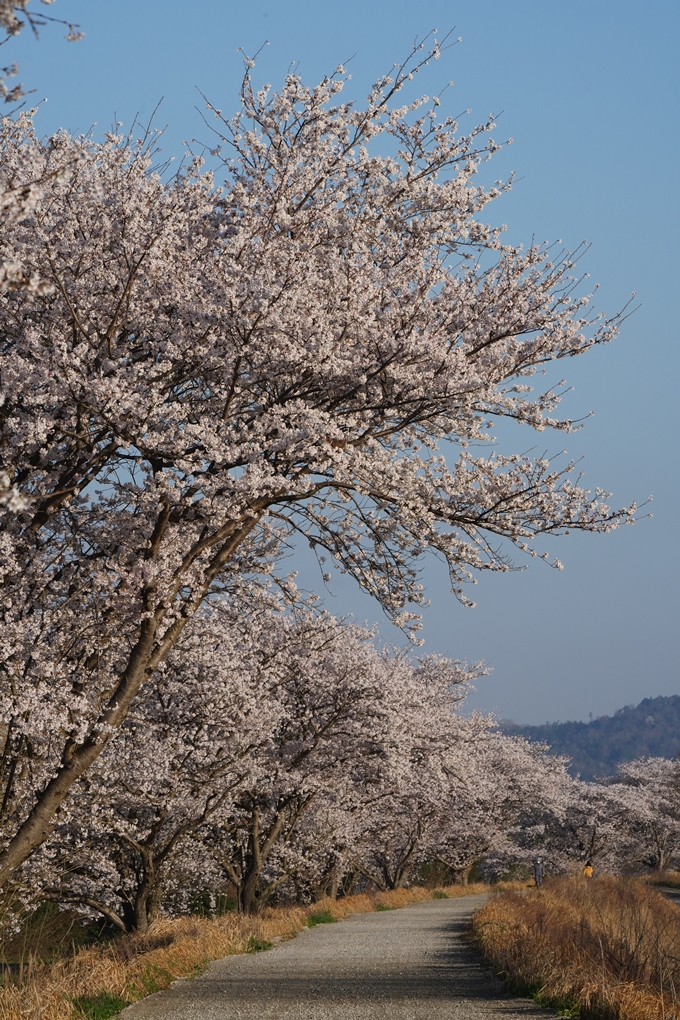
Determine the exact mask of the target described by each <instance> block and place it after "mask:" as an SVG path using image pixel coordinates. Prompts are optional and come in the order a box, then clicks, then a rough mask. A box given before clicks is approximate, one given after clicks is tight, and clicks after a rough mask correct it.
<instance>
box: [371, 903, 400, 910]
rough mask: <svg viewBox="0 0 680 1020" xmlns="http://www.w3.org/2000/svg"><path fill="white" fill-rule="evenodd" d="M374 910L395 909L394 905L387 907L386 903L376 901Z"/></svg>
mask: <svg viewBox="0 0 680 1020" xmlns="http://www.w3.org/2000/svg"><path fill="white" fill-rule="evenodd" d="M375 909H376V910H396V909H397V908H396V907H388V906H387V904H386V903H376V905H375Z"/></svg>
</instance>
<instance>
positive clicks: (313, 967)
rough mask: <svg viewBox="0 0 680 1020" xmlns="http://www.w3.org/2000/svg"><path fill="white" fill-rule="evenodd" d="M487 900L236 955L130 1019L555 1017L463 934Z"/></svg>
mask: <svg viewBox="0 0 680 1020" xmlns="http://www.w3.org/2000/svg"><path fill="white" fill-rule="evenodd" d="M485 899H486V897H485V896H466V897H464V898H461V899H451V900H428V901H426V902H424V903H414V904H412V905H411V906H408V907H404V908H402V909H401V910H393V911H385V912H380V913H375V914H355V915H354V917H350V918H348V919H347V920H345V921H340V922H338V923H337V924H324V925H319V926H318V927H316V928H313V929H310V930H306V931H303V932H302V933H301V934H300V935H298V936H297V938H294V939H291V940H289V941H286V942H282V943H280V944H279V945H277V946H275V947H274V948H273V949H270V950H267V951H266V952H262V953H256V954H253V955H246V956H228V957H226V958H225V959H223V960H218V961H216V962H215V963H213V964H211V966H210V967H209V968H208V970H207V971H206V972H205V974H203V975H202V976H201V977H199V978H196V979H195V980H193V981H182V982H180V983H178V984H176V985H175V986H174V987H173V988H171V989H169V990H168V991H167V992H159V993H158V994H157V995H152V996H150V997H149V998H147V999H144V1000H143V1001H142V1002H138V1003H135V1005H133V1006H129V1007H128V1008H127V1009H126V1010H124V1011H123V1014H122V1017H123V1020H161V1018H162V1020H274V1018H276V1020H341V1018H342V1020H369V1018H370V1020H387V1018H389V1020H520V1018H521V1020H539V1018H542V1020H545V1018H547V1017H554V1016H555V1014H554V1013H553V1012H552V1011H551V1010H545V1009H539V1008H538V1007H537V1006H536V1004H535V1003H533V1002H531V1001H530V1000H528V999H518V998H514V997H511V996H508V995H506V994H505V993H504V991H503V986H502V984H501V982H500V981H498V980H497V979H496V978H494V977H493V976H492V975H491V974H490V973H489V971H488V970H486V969H485V968H484V967H482V966H480V964H479V962H478V960H477V958H476V956H475V954H474V953H473V952H472V950H471V949H469V948H468V946H467V945H466V944H465V941H464V940H463V939H462V937H461V936H462V935H463V933H464V931H465V928H466V926H467V923H468V922H469V920H470V917H471V916H472V913H473V911H474V910H476V909H477V908H478V907H480V906H481V905H482V903H483V902H484V900H485Z"/></svg>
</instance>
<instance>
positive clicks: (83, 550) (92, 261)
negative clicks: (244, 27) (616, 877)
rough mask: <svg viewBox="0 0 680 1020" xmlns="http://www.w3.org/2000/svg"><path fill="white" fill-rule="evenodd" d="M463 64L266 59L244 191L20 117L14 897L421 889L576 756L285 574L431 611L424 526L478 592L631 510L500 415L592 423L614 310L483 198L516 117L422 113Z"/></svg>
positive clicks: (4, 330) (15, 187)
mask: <svg viewBox="0 0 680 1020" xmlns="http://www.w3.org/2000/svg"><path fill="white" fill-rule="evenodd" d="M10 6H11V5H10ZM15 6H16V5H15ZM8 10H9V8H8ZM438 55H439V49H438V45H437V43H436V39H435V40H434V41H433V43H432V48H431V51H430V52H429V53H428V52H427V51H425V50H423V49H422V47H416V49H415V50H414V52H413V53H412V54H411V56H410V58H409V59H408V60H407V61H406V62H405V63H404V64H403V65H401V66H395V68H394V69H393V71H392V72H391V73H390V74H389V75H387V76H385V77H383V78H381V79H380V80H379V81H378V82H377V83H376V84H375V86H374V87H373V88H372V90H371V92H370V94H369V95H368V97H367V99H366V102H365V103H364V104H363V105H362V106H360V107H359V106H355V105H352V104H351V103H344V102H342V101H341V100H340V97H339V93H340V92H341V89H342V84H343V78H344V70H343V69H342V68H339V69H338V70H337V71H336V72H335V73H334V74H333V75H331V76H330V77H328V78H326V79H324V80H323V81H322V82H321V83H320V84H319V85H317V86H316V87H315V88H311V89H310V88H307V87H306V86H305V85H304V84H303V83H302V81H301V80H300V79H299V77H297V76H296V75H294V74H291V75H289V76H288V77H287V78H286V80H285V84H284V87H283V88H282V90H281V91H280V92H279V93H275V94H274V93H271V92H270V90H269V89H268V88H264V89H262V90H260V91H258V92H256V91H254V89H253V86H252V81H251V71H250V66H248V69H247V73H246V76H245V79H244V83H243V88H242V94H241V110H240V112H239V113H238V114H237V115H236V116H235V117H234V118H233V119H231V120H227V119H225V118H223V117H222V114H221V113H220V112H219V111H218V110H216V109H214V108H212V107H209V114H210V116H211V117H213V115H214V118H215V119H214V121H212V123H213V124H214V130H215V132H216V134H215V138H216V141H215V148H214V150H213V152H212V158H213V159H214V160H215V161H216V165H219V166H221V167H222V173H221V177H222V178H223V180H221V182H220V181H218V182H216V180H215V177H214V176H213V175H212V174H210V173H207V172H205V171H204V168H203V166H202V163H201V161H200V160H191V161H190V162H189V163H188V164H187V165H185V166H184V167H183V168H182V169H181V170H180V171H179V172H178V173H176V174H175V175H174V176H172V177H168V176H167V173H166V174H165V175H164V174H163V172H161V171H158V170H156V169H154V167H153V165H152V162H153V158H154V145H155V141H156V139H155V137H154V136H153V135H149V134H148V133H147V134H146V135H145V137H144V139H143V140H142V141H141V142H137V141H135V139H134V136H129V137H123V136H120V135H117V134H110V135H107V136H106V137H105V139H104V141H102V142H96V141H94V140H93V139H92V138H89V137H72V136H70V135H68V134H66V133H65V132H60V133H57V134H56V135H54V136H52V137H50V138H47V139H40V138H38V137H37V136H36V135H35V133H34V131H33V127H32V121H31V117H30V115H28V114H26V113H20V114H18V115H17V116H14V117H7V118H5V119H4V120H3V121H2V125H1V128H0V216H1V221H0V352H1V357H2V365H1V369H0V372H1V374H0V612H1V613H2V631H1V633H0V748H1V753H2V757H1V759H0V820H1V833H2V836H1V839H2V846H1V848H0V883H2V885H3V887H4V888H5V889H6V890H10V889H11V888H14V887H16V886H19V887H21V886H22V885H23V886H25V885H26V884H30V885H31V887H32V888H37V887H40V888H41V889H44V892H45V895H49V896H52V897H54V898H56V899H59V900H60V901H61V902H71V901H77V902H79V903H85V904H89V906H90V907H91V908H92V909H96V910H101V911H103V912H104V913H105V914H106V915H107V916H109V918H110V919H111V920H114V922H115V923H116V924H121V925H123V926H130V925H135V926H137V927H143V926H144V924H145V923H146V920H147V919H148V917H150V916H152V915H153V913H154V911H155V910H156V909H157V906H158V903H159V901H160V898H161V897H162V896H166V897H171V896H175V897H176V898H177V902H178V903H180V901H181V899H182V895H183V892H182V890H186V889H191V888H193V886H192V881H194V880H193V879H191V878H190V876H191V874H192V868H194V870H195V872H196V876H195V881H202V882H204V883H205V880H206V879H205V876H206V875H208V874H210V875H212V874H214V875H215V876H222V877H224V876H227V877H228V880H229V882H230V883H231V885H232V886H233V887H234V888H236V890H237V893H238V898H239V902H240V903H241V905H242V906H243V907H244V908H249V907H251V906H252V905H256V904H258V903H260V902H262V901H263V900H264V899H266V898H267V896H269V895H271V894H272V893H273V892H274V891H275V889H276V888H277V887H280V886H282V885H284V884H285V883H286V882H287V881H294V882H295V883H297V884H298V885H305V883H306V886H305V887H306V888H308V889H319V888H328V889H334V888H336V887H337V886H338V884H339V883H341V882H350V883H351V881H352V878H351V876H352V875H354V874H359V873H361V874H370V875H371V876H372V877H373V879H374V880H375V881H377V882H384V883H395V882H399V881H403V880H404V879H405V876H407V875H408V873H409V869H410V868H411V867H412V865H413V863H414V862H415V860H416V859H417V857H418V854H419V853H420V852H421V851H420V848H421V847H422V844H423V840H425V839H427V840H434V843H431V844H428V845H430V846H431V849H430V850H429V851H428V853H432V854H434V855H435V856H436V857H438V858H441V859H442V860H444V861H446V863H447V864H449V865H450V866H451V867H452V868H458V867H461V868H462V867H465V866H466V865H467V863H469V861H470V860H471V859H473V858H474V857H475V856H476V855H478V854H479V853H480V852H481V850H483V849H488V846H489V845H491V843H490V841H491V842H493V841H494V840H495V839H496V836H495V835H493V834H494V833H498V832H500V831H501V830H502V829H503V828H504V827H505V828H507V826H508V825H509V824H510V821H511V818H514V817H515V815H513V812H514V811H515V809H516V806H517V804H518V802H519V800H520V799H522V798H524V799H527V798H529V797H534V796H536V797H538V798H539V799H540V796H543V798H544V799H545V797H546V796H547V794H545V793H542V794H541V793H540V791H542V790H543V788H544V786H545V784H546V782H548V780H549V777H550V776H551V775H553V773H555V771H557V772H559V770H560V768H561V766H559V764H556V763H555V762H549V761H548V760H547V759H545V758H541V756H540V754H539V753H538V752H535V751H533V750H531V749H530V748H528V747H527V746H526V745H524V744H522V743H521V742H519V741H511V740H507V739H505V738H501V737H500V736H499V735H498V734H497V733H494V732H493V730H492V728H491V726H490V723H489V722H488V721H485V720H481V719H473V720H468V721H465V720H463V719H462V718H461V717H460V716H459V715H457V714H456V713H455V712H454V713H452V711H451V707H452V702H455V700H456V697H457V695H456V691H457V690H459V689H460V685H461V684H462V685H464V684H465V683H466V682H467V681H468V680H469V679H470V674H469V672H467V671H466V669H465V668H463V667H461V666H457V665H455V664H451V663H446V662H443V661H439V660H432V659H427V658H426V659H424V660H422V661H416V660H411V659H409V658H408V657H407V656H404V655H402V654H400V653H397V652H385V651H380V650H378V649H377V648H376V647H374V645H373V644H372V642H371V639H370V637H369V636H368V635H367V634H366V633H364V632H362V631H361V630H358V629H356V628H351V627H346V626H344V625H342V624H340V623H338V622H337V621H334V620H331V619H330V618H327V617H325V616H323V615H318V614H317V615H315V614H314V612H313V611H312V609H310V607H309V606H307V607H306V608H305V607H304V606H303V605H302V604H300V603H299V602H298V603H297V604H296V605H295V606H294V608H292V609H289V610H288V611H287V612H288V615H286V613H285V612H283V611H282V609H281V607H280V606H277V604H276V600H275V599H274V596H273V592H274V591H275V590H276V587H277V585H279V586H280V587H281V588H282V591H283V593H284V594H283V596H282V597H284V596H285V598H288V600H289V601H291V600H292V602H293V603H295V597H294V593H293V590H292V586H291V584H290V583H289V582H287V581H286V580H285V579H282V578H281V577H279V572H278V565H279V563H280V554H281V550H282V549H284V548H287V547H289V546H290V543H291V541H292V540H295V541H297V542H305V543H307V544H308V545H309V546H311V548H312V549H313V550H314V551H315V553H316V555H317V557H318V558H319V561H320V564H321V569H322V571H325V570H326V567H325V566H323V564H324V562H326V561H330V563H332V564H334V565H335V567H337V568H338V569H339V570H341V571H344V572H345V573H347V574H349V575H351V576H352V577H353V578H354V579H355V581H356V582H357V583H358V584H359V585H360V586H361V587H362V588H363V589H364V591H366V592H368V593H369V594H371V595H372V596H373V597H374V598H375V599H376V601H377V603H379V604H380V605H381V606H382V608H383V609H384V611H385V612H386V613H387V615H388V616H389V617H391V618H392V619H393V620H394V621H395V622H397V623H398V624H399V625H400V626H402V627H404V628H405V629H406V630H409V628H411V629H415V628H416V627H417V617H416V616H415V615H414V610H417V607H418V605H419V603H421V602H422V599H423V595H422V590H421V586H420V583H419V570H420V565H421V561H422V558H423V557H424V556H425V555H426V554H428V553H431V554H435V555H437V556H438V557H439V558H440V559H441V560H442V561H444V562H445V563H446V564H447V565H448V570H449V574H450V578H451V586H452V590H453V592H454V593H455V594H456V595H457V596H458V598H459V599H460V600H461V601H462V602H463V603H466V602H467V601H468V597H467V596H466V594H465V590H466V584H467V583H468V582H471V581H473V579H474V575H475V574H476V573H479V572H480V571H484V570H492V571H506V570H508V569H510V567H511V558H510V553H511V552H512V548H513V546H514V547H515V549H516V550H518V551H519V552H520V554H530V555H536V554H537V553H536V551H535V550H534V547H533V543H534V540H535V539H536V537H537V536H540V535H542V534H550V535H555V534H562V533H565V532H568V531H569V530H571V529H580V530H588V531H599V532H603V531H608V530H610V529H612V528H614V527H616V526H617V525H618V524H620V523H621V522H626V521H630V520H632V518H633V515H634V512H635V507H628V508H626V509H623V510H618V511H612V510H610V509H609V508H608V506H607V505H606V504H605V502H604V498H605V494H603V493H601V492H600V491H599V490H598V491H597V492H596V493H595V495H591V493H590V492H589V491H588V490H586V489H584V488H583V487H582V486H581V485H580V484H579V480H578V479H574V478H573V465H572V464H571V463H569V462H565V463H563V464H559V463H558V462H556V461H555V460H552V459H550V458H549V457H547V456H530V455H528V454H525V453H523V454H500V453H498V452H495V451H492V452H490V453H489V452H487V451H486V450H485V448H484V444H485V443H486V442H488V439H489V437H490V435H492V433H490V431H489V430H490V429H492V426H493V424H494V422H495V421H499V420H503V419H510V420H511V421H512V422H514V423H515V424H516V425H519V426H524V427H526V428H529V429H534V430H537V431H543V430H544V429H546V428H551V429H557V430H562V431H567V432H568V431H570V430H571V429H572V428H573V427H574V426H573V423H572V422H571V421H569V420H568V419H561V418H559V417H557V416H556V409H557V405H558V403H559V392H558V390H559V388H560V386H561V384H560V386H553V387H548V388H547V389H545V390H542V391H540V390H539V391H538V392H534V390H533V389H532V385H531V380H532V378H533V377H534V376H536V375H537V374H538V375H539V376H540V375H541V374H542V373H543V371H544V370H545V366H546V365H547V364H548V363H550V362H553V361H557V360H560V359H563V358H568V357H574V356H576V355H579V354H582V353H584V352H586V351H588V350H589V349H590V348H591V347H593V346H594V345H597V344H602V343H605V342H607V341H608V340H610V339H611V338H612V337H613V336H614V335H615V333H616V328H617V319H616V318H615V319H614V320H609V321H606V320H603V319H602V318H600V317H597V316H592V315H590V313H589V312H588V308H587V305H588V299H587V297H584V296H582V295H581V294H580V293H579V288H578V280H576V279H574V277H573V269H574V265H575V261H576V256H574V255H573V254H571V253H569V252H562V253H559V252H557V251H556V250H554V249H552V248H547V247H542V246H532V247H530V248H529V249H527V250H526V251H525V250H522V249H520V248H516V247H511V246H507V245H504V244H503V243H502V240H501V232H500V230H498V229H495V228H491V227H489V226H487V225H486V224H485V223H484V221H483V220H482V218H481V214H482V212H483V210H484V209H485V207H486V206H487V204H488V203H489V202H490V201H491V200H492V199H494V198H495V197H497V195H499V194H500V193H501V192H502V191H503V190H504V189H505V188H506V187H507V186H508V185H507V184H497V185H495V186H494V187H491V188H485V187H484V186H483V184H480V183H478V180H477V176H476V175H477V174H478V172H479V171H480V168H481V166H482V164H483V163H484V162H485V161H486V160H487V159H488V158H489V157H490V156H491V155H492V154H493V153H494V152H495V151H496V150H497V149H498V147H499V146H498V145H497V144H496V143H495V142H494V141H493V140H492V138H491V136H490V132H491V130H492V129H493V126H494V125H493V119H490V120H489V121H488V122H487V123H485V124H482V125H480V126H478V127H476V128H474V129H473V130H472V131H470V132H469V133H468V134H461V133H460V132H459V130H458V125H457V124H456V123H455V122H454V121H452V120H451V119H438V118H437V105H438V100H435V101H433V102H430V101H428V100H427V99H422V100H418V101H414V102H412V103H410V104H405V105H401V106H399V105H397V98H398V94H399V93H400V91H401V90H402V88H403V86H404V85H405V84H406V83H407V82H408V81H410V80H411V79H412V78H413V77H414V75H416V74H417V72H418V71H419V70H420V69H421V68H422V67H423V66H424V64H425V63H427V60H428V59H429V57H437V56H438ZM513 434H514V433H513ZM444 454H446V457H445V456H444ZM556 565H559V564H556ZM285 598H284V601H285ZM472 673H473V674H474V670H473V671H472ZM539 758H540V759H541V760H540V764H538V762H539ZM520 788H521V789H520ZM454 789H455V791H456V795H455V796H454V795H453V792H452V791H453V790H454ZM419 798H422V803H421V800H419ZM532 803H533V801H532ZM473 806H474V809H473ZM434 832H436V833H438V835H437V836H436V837H435V836H432V833H434ZM447 833H448V835H447ZM454 833H455V834H457V835H456V838H455V839H454V838H453V835H451V834H454ZM197 847H200V848H201V849H200V851H199V850H197V849H196V848H197ZM435 851H436V852H435ZM208 862H209V863H208ZM211 869H212V870H211ZM199 875H200V876H202V877H200V879H199V877H198V876H199ZM194 884H195V882H194ZM168 902H169V901H168Z"/></svg>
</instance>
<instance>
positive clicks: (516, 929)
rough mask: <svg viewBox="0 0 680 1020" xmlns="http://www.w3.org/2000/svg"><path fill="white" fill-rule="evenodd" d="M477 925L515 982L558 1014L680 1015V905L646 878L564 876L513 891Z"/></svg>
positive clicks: (678, 1018) (639, 1019)
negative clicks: (538, 886)
mask: <svg viewBox="0 0 680 1020" xmlns="http://www.w3.org/2000/svg"><path fill="white" fill-rule="evenodd" d="M473 934H474V938H475V941H476V942H477V944H478V946H479V947H480V948H481V950H482V952H483V953H484V955H485V957H486V958H487V960H488V961H489V962H490V963H491V965H492V966H493V968H494V970H496V972H498V973H500V974H501V975H502V976H503V977H504V978H505V979H506V981H507V983H508V985H509V986H510V988H511V989H512V990H513V991H515V992H519V993H522V994H527V995H530V996H532V997H533V998H534V999H535V1000H536V1001H537V1002H538V1003H539V1004H541V1005H544V1006H549V1007H551V1008H553V1009H556V1010H558V1016H563V1017H580V1018H582V1020H680V999H679V998H678V993H680V910H678V908H677V907H675V906H674V905H673V904H671V903H669V902H668V900H666V899H665V898H664V897H663V896H662V895H660V894H659V893H658V892H656V890H654V889H653V888H650V887H649V885H647V884H645V883H643V882H640V881H636V880H621V879H616V878H612V877H602V878H598V879H590V880H588V879H584V878H581V877H579V878H563V879H553V880H551V881H549V882H547V883H546V884H545V885H544V886H543V888H542V889H541V890H540V891H535V890H534V891H530V892H528V893H527V894H525V895H517V894H516V893H506V894H505V895H501V896H497V897H494V898H493V899H492V900H490V901H489V902H488V903H487V904H486V905H485V906H484V907H482V909H481V910H479V911H477V913H476V914H475V917H474V921H473ZM676 990H677V991H676Z"/></svg>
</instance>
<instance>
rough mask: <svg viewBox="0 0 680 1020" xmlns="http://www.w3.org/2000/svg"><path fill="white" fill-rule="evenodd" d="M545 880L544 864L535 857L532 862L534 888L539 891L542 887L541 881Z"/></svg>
mask: <svg viewBox="0 0 680 1020" xmlns="http://www.w3.org/2000/svg"><path fill="white" fill-rule="evenodd" d="M544 878H545V864H544V863H543V861H542V860H541V858H540V857H537V858H536V860H535V861H534V882H535V883H536V888H537V889H540V888H541V886H542V885H543V879H544Z"/></svg>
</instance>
